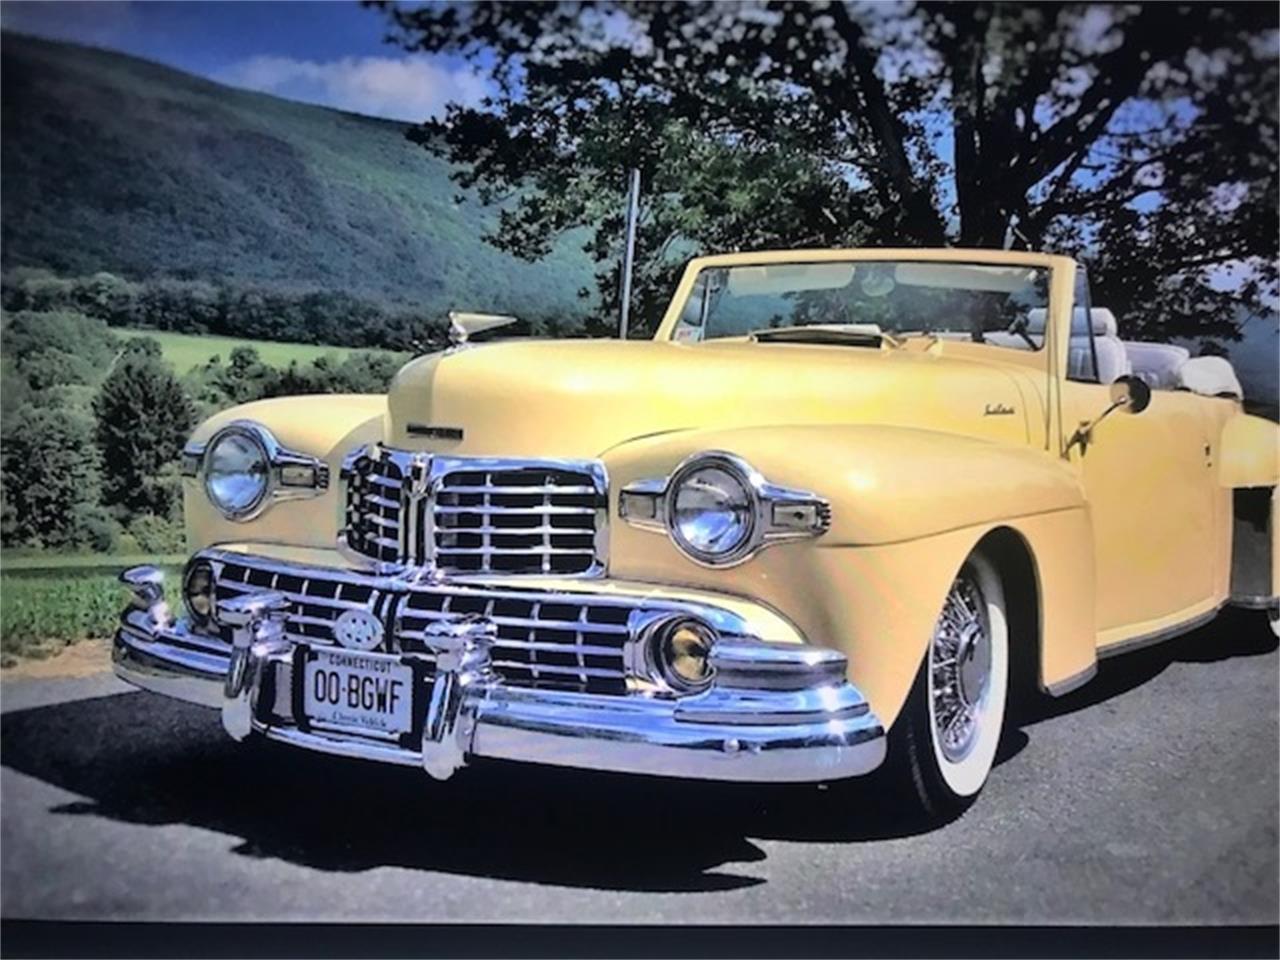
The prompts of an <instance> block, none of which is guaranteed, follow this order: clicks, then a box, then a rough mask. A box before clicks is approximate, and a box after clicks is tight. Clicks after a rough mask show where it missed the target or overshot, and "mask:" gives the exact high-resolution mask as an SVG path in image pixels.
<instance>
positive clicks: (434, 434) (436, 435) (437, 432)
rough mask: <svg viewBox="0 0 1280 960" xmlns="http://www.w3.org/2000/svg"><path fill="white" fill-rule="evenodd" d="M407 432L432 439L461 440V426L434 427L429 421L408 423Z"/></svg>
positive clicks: (413, 435) (410, 434) (414, 435)
mask: <svg viewBox="0 0 1280 960" xmlns="http://www.w3.org/2000/svg"><path fill="white" fill-rule="evenodd" d="M404 429H405V432H406V433H408V434H409V436H411V437H430V438H431V439H432V440H461V439H462V428H461V427H433V426H431V425H430V424H428V423H408V424H406V425H405V428H404Z"/></svg>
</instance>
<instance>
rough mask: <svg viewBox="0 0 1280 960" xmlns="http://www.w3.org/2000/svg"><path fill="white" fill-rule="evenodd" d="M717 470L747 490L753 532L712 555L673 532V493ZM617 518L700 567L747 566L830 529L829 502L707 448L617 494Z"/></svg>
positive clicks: (634, 482) (743, 461)
mask: <svg viewBox="0 0 1280 960" xmlns="http://www.w3.org/2000/svg"><path fill="white" fill-rule="evenodd" d="M708 466H717V467H720V468H721V469H723V470H726V471H728V472H729V473H731V474H733V475H735V476H736V477H737V478H738V479H739V480H740V481H741V482H742V484H743V486H744V487H745V488H746V489H747V490H748V491H750V493H751V498H752V511H751V521H752V522H751V530H750V532H749V533H748V534H747V536H746V537H745V538H744V539H743V541H742V543H741V544H740V545H739V546H738V547H736V548H735V549H733V550H732V551H730V552H729V553H727V554H724V555H719V556H713V555H710V554H704V553H701V552H699V551H697V550H694V549H693V548H692V547H690V546H689V545H688V544H686V543H684V542H682V541H681V539H680V537H679V536H677V535H676V533H675V532H674V531H675V519H674V511H675V500H674V498H673V497H672V496H671V493H672V491H673V490H674V489H675V488H676V487H678V486H679V484H680V481H681V479H682V478H683V477H684V476H685V475H686V474H688V473H690V472H692V471H694V470H699V469H702V468H704V467H708ZM618 515H619V516H620V517H621V518H622V519H624V520H626V521H627V523H629V524H631V525H632V526H633V527H636V528H638V529H641V530H648V531H650V532H654V533H666V534H667V535H668V536H669V537H671V541H672V542H673V543H674V544H675V545H676V547H677V548H679V550H680V552H681V553H683V554H684V555H685V556H687V557H688V558H689V559H690V560H692V561H693V562H694V563H697V564H699V565H701V566H704V567H712V568H716V569H723V568H726V567H734V566H737V565H738V564H740V563H745V562H746V561H748V560H750V559H751V558H752V557H754V556H755V555H756V554H757V553H759V552H760V551H761V550H763V549H765V548H766V547H769V546H772V545H773V544H775V543H785V542H787V541H791V540H804V539H808V538H811V537H820V536H822V535H823V534H824V533H826V532H827V530H829V529H830V528H831V504H830V502H828V501H827V500H826V499H825V498H823V497H820V496H818V495H817V494H816V493H810V492H809V491H807V490H798V489H794V488H791V487H782V486H778V485H777V484H773V483H770V482H769V481H768V480H766V479H765V478H764V476H763V475H762V474H761V473H760V471H758V470H756V469H755V468H754V467H752V466H751V465H750V464H749V463H747V462H746V461H745V460H743V459H742V458H741V457H739V456H737V455H736V454H733V453H728V452H726V451H724V450H707V451H704V452H702V453H695V454H693V455H692V456H690V457H686V458H685V459H684V460H683V461H681V462H680V464H679V465H678V466H677V467H676V468H675V469H674V470H673V471H671V473H670V474H669V475H668V476H665V477H645V478H643V479H640V480H633V481H632V482H631V483H628V484H627V485H626V486H625V487H623V488H622V490H621V492H620V493H619V494H618Z"/></svg>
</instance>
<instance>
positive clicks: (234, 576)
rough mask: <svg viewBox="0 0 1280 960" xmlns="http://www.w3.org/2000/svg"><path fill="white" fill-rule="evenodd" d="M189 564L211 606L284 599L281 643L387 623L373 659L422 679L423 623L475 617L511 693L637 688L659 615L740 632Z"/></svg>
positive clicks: (329, 640)
mask: <svg viewBox="0 0 1280 960" xmlns="http://www.w3.org/2000/svg"><path fill="white" fill-rule="evenodd" d="M196 557H197V558H203V559H205V560H208V561H210V562H211V563H212V565H213V568H214V583H215V595H216V598H217V602H219V603H221V602H224V601H226V600H229V599H231V598H232V597H237V596H242V595H244V594H249V593H257V592H264V591H275V592H279V593H282V594H284V596H285V597H286V598H287V599H288V600H289V604H290V609H289V614H288V617H287V619H286V620H285V626H284V636H285V638H286V639H288V640H291V641H294V642H299V643H306V644H312V645H318V646H330V645H333V644H335V642H336V641H335V639H334V635H333V622H334V621H335V620H336V619H337V618H338V617H339V616H340V615H341V614H342V613H343V612H344V611H346V610H352V609H358V610H367V611H369V612H371V613H373V614H374V615H375V616H377V617H378V618H379V619H380V620H382V621H383V622H384V623H385V624H387V626H388V629H387V630H386V634H385V640H384V643H383V646H382V647H380V648H379V649H380V650H381V652H386V653H406V654H407V653H412V654H415V655H416V656H418V657H419V658H421V659H423V660H424V661H425V662H426V663H427V666H428V672H429V673H431V672H434V654H433V653H432V650H431V648H430V647H429V646H428V645H427V644H426V642H425V641H424V631H425V630H426V628H427V626H428V625H429V624H430V623H432V622H433V621H437V620H447V619H451V618H455V617H458V616H461V615H465V614H479V615H481V616H483V617H485V618H487V619H489V620H492V621H493V623H494V624H495V625H496V627H497V639H496V642H495V643H494V646H493V666H494V669H495V671H496V673H497V674H498V675H499V676H500V677H501V678H502V680H503V682H504V683H506V684H507V685H508V686H512V687H525V688H534V689H549V690H561V691H571V692H579V693H593V694H603V695H623V694H626V693H628V692H630V691H631V690H632V689H633V688H634V687H636V685H637V683H639V684H641V685H646V684H648V683H649V682H648V681H647V680H646V678H645V671H644V668H643V666H642V665H641V661H640V660H639V659H638V658H639V656H640V655H641V654H640V652H639V648H640V647H641V646H642V645H643V643H644V637H645V631H646V629H647V627H648V626H649V625H650V624H651V623H652V622H653V621H654V620H655V619H658V618H662V617H664V616H671V615H682V616H697V617H699V618H701V619H702V620H704V621H705V622H707V623H709V624H711V625H712V626H713V627H715V628H716V630H717V631H718V632H719V633H720V635H721V637H722V638H723V639H725V640H732V639H736V638H739V637H741V636H743V635H744V634H743V630H742V628H741V624H740V622H739V621H738V620H737V618H736V617H733V616H730V615H729V614H727V613H726V612H724V611H722V610H720V609H718V608H714V607H709V606H705V605H702V604H695V603H686V602H681V601H673V600H659V599H654V598H652V597H647V596H636V595H625V594H624V595H617V594H601V593H593V592H589V591H582V592H566V591H548V590H535V589H519V588H510V589H508V588H505V587H495V586H493V585H491V583H490V584H479V583H476V584H466V583H460V582H457V581H452V582H448V583H438V582H433V581H430V580H424V579H420V578H414V577H402V576H380V575H370V574H363V573H358V572H355V571H350V570H343V569H338V568H328V567H309V566H308V567H304V566H297V565H294V564H289V563H283V562H278V561H273V560H268V559H266V558H261V557H253V556H247V555H244V554H238V553H234V552H231V551H224V550H216V549H211V550H204V551H201V552H200V553H198V554H197V555H196Z"/></svg>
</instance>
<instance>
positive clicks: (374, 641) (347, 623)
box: [333, 610, 382, 650]
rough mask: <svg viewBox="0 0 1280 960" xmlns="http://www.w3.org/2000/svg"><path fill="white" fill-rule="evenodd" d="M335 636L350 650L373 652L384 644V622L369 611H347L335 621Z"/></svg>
mask: <svg viewBox="0 0 1280 960" xmlns="http://www.w3.org/2000/svg"><path fill="white" fill-rule="evenodd" d="M333 636H334V639H335V640H337V641H338V642H339V643H340V644H342V645H343V646H344V647H346V648H347V649H348V650H372V649H374V648H375V647H377V646H378V645H379V644H381V643H382V621H381V620H379V619H378V618H377V617H375V616H374V615H373V614H372V613H370V612H369V611H368V610H347V611H344V612H343V614H342V616H340V617H338V619H337V620H335V621H333Z"/></svg>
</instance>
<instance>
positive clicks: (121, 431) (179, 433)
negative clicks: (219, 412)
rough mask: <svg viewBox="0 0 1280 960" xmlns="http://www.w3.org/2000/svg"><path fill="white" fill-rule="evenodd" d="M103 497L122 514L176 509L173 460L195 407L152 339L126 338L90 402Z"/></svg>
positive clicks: (158, 513)
mask: <svg viewBox="0 0 1280 960" xmlns="http://www.w3.org/2000/svg"><path fill="white" fill-rule="evenodd" d="M93 410H94V414H95V416H96V417H97V445H98V449H99V451H100V452H101V456H102V465H103V480H102V502H103V503H104V504H106V505H107V506H108V507H115V508H117V510H119V511H120V512H121V513H122V514H124V515H128V514H135V513H136V514H153V515H155V516H159V517H169V516H172V515H174V514H175V513H176V510H177V506H178V501H179V493H180V485H179V482H178V478H177V469H176V463H177V459H178V455H179V454H180V453H181V452H182V446H183V444H184V443H185V442H186V439H187V435H188V434H189V433H190V432H191V428H192V427H193V426H194V425H195V409H194V408H193V407H192V404H191V400H190V399H189V398H188V397H187V394H186V392H185V391H184V390H183V389H182V385H181V384H180V383H179V382H178V380H177V378H176V377H175V376H174V375H173V371H172V370H171V369H170V368H169V367H168V366H167V365H166V364H165V363H164V362H163V361H162V360H161V358H160V348H159V346H158V345H157V344H156V342H155V341H154V340H149V339H146V338H141V339H138V340H131V341H129V343H128V345H127V347H126V349H125V352H124V354H123V356H121V358H120V359H119V361H117V363H116V365H115V367H114V368H113V369H112V371H111V373H110V375H109V376H108V377H107V378H106V380H105V381H103V384H102V389H101V391H100V392H99V393H98V396H97V398H96V399H95V400H94V404H93Z"/></svg>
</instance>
